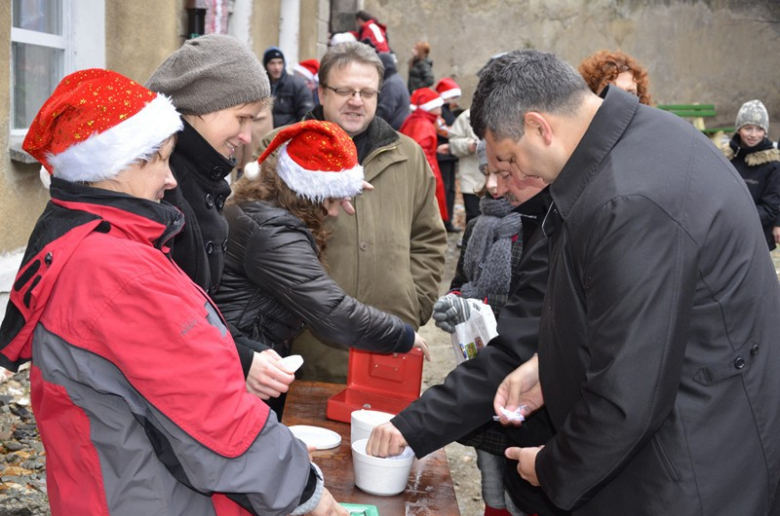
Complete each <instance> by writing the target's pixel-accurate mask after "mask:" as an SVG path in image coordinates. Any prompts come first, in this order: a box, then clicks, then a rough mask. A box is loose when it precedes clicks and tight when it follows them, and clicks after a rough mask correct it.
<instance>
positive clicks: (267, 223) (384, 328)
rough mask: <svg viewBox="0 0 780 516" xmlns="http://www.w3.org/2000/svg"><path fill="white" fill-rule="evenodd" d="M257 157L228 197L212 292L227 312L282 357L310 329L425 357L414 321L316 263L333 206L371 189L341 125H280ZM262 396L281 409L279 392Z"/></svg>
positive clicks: (341, 340) (346, 343)
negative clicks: (219, 271)
mask: <svg viewBox="0 0 780 516" xmlns="http://www.w3.org/2000/svg"><path fill="white" fill-rule="evenodd" d="M258 161H259V162H260V163H261V170H260V174H259V177H258V178H257V179H251V178H249V177H243V178H241V179H240V180H239V181H238V182H237V183H236V184H235V186H234V188H233V197H232V198H231V200H230V201H229V202H228V204H227V205H226V206H225V216H226V217H227V221H228V225H229V238H228V249H227V259H226V262H225V271H224V274H223V281H222V288H221V289H220V290H219V292H217V293H216V294H215V296H214V299H215V301H216V302H217V304H218V305H219V307H220V310H221V311H222V314H223V315H224V317H225V319H226V320H227V321H228V322H229V323H232V324H234V325H235V326H236V327H237V328H238V329H239V330H241V331H242V332H243V333H244V334H246V335H248V336H250V337H251V338H252V339H255V340H257V341H260V342H263V343H265V344H266V345H268V346H271V347H272V348H273V349H274V350H276V352H277V353H279V354H280V355H282V356H286V355H288V354H290V352H291V351H295V350H294V349H291V347H290V346H291V343H292V341H293V339H294V338H295V337H296V336H297V335H298V334H299V333H301V332H302V331H303V330H304V329H306V328H308V329H310V330H311V331H313V332H315V333H316V334H317V335H319V336H321V337H322V338H324V339H326V340H327V341H329V342H331V343H335V344H338V345H340V346H343V347H344V348H350V347H352V348H357V349H364V350H369V351H374V352H380V353H406V352H408V351H409V350H411V349H412V347H416V348H419V349H420V350H422V351H423V353H424V355H425V357H426V358H428V359H429V358H430V357H429V351H428V345H427V344H426V342H425V340H424V339H423V338H422V337H421V336H420V335H419V334H418V333H416V332H415V331H414V328H413V327H412V326H411V325H409V324H406V323H404V322H403V321H401V319H399V318H398V317H396V316H394V315H391V314H388V313H385V312H381V311H380V310H377V309H376V308H373V307H371V306H368V305H365V304H363V303H361V302H360V301H358V300H357V299H355V298H353V297H350V296H348V295H347V294H346V293H345V292H344V291H343V290H342V288H341V287H340V286H339V285H338V284H337V283H336V282H335V281H334V280H333V279H332V278H331V277H330V276H329V275H328V273H327V271H326V268H325V266H324V265H323V264H322V261H321V259H322V253H323V251H324V250H325V248H326V247H327V242H328V236H329V232H328V231H327V230H326V228H325V225H324V223H325V219H326V218H327V217H336V216H338V215H339V211H340V209H341V204H342V202H343V199H344V198H347V197H353V196H355V195H358V194H360V193H361V192H362V191H363V189H364V188H369V189H370V188H371V187H370V185H368V183H365V182H364V181H363V167H362V166H360V165H359V164H358V162H357V149H356V148H355V144H354V143H353V142H352V139H351V138H350V137H349V136H348V135H347V133H345V132H344V130H343V129H341V128H340V127H339V126H338V125H336V124H334V123H332V122H324V121H319V120H308V121H305V122H299V123H297V124H294V125H291V126H288V127H286V128H284V129H282V130H281V131H280V132H279V133H278V134H277V135H276V137H275V138H274V139H273V140H272V141H271V143H270V145H269V146H268V147H267V148H266V150H265V152H263V154H262V155H261V156H260V158H259V159H258ZM305 358H306V357H305V356H304V359H305ZM269 404H270V405H271V407H272V408H273V409H274V410H276V411H277V413H279V414H280V417H281V411H282V408H283V406H284V398H283V397H280V398H277V399H273V400H270V401H269Z"/></svg>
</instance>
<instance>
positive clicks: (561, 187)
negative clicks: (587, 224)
mask: <svg viewBox="0 0 780 516" xmlns="http://www.w3.org/2000/svg"><path fill="white" fill-rule="evenodd" d="M602 95H603V96H604V102H603V103H602V104H601V106H600V107H599V109H598V111H596V115H595V116H594V117H593V120H592V121H591V123H590V126H588V129H587V131H585V134H584V135H583V137H582V140H580V143H579V144H578V145H577V147H576V148H575V149H574V152H573V153H572V155H571V157H570V158H569V161H567V162H566V165H564V167H563V169H562V170H561V172H560V174H558V178H557V179H556V180H555V182H554V183H553V184H552V185H551V187H550V193H551V194H552V198H553V201H554V202H555V209H556V210H557V215H559V216H560V217H561V218H563V219H564V220H565V219H566V218H567V217H568V215H569V213H570V212H571V210H572V208H573V206H574V204H575V203H576V202H577V200H578V199H579V197H580V195H582V192H583V191H584V190H585V189H586V188H587V186H588V184H590V182H591V180H592V179H593V177H594V176H595V175H596V174H597V173H598V172H599V171H600V170H601V168H600V165H601V163H602V162H603V161H604V159H605V158H606V157H607V155H608V154H609V152H610V151H611V150H612V148H613V147H614V146H615V144H616V143H617V141H618V140H619V139H620V137H621V136H622V135H623V133H624V132H625V130H626V128H627V127H628V124H629V123H630V122H631V119H632V118H633V117H634V114H635V113H636V111H637V109H638V106H639V98H638V97H636V96H635V95H631V94H630V93H626V92H624V91H623V90H621V89H620V88H612V87H607V88H606V90H605V91H604V93H602Z"/></svg>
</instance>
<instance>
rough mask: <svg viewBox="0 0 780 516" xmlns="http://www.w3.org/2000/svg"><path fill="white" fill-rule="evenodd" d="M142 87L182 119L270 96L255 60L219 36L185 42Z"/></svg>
mask: <svg viewBox="0 0 780 516" xmlns="http://www.w3.org/2000/svg"><path fill="white" fill-rule="evenodd" d="M146 87H147V88H149V89H150V90H152V91H156V92H158V93H164V94H165V95H167V96H168V97H170V98H171V100H172V101H173V104H174V106H176V109H178V110H179V112H180V113H182V114H184V115H205V114H206V113H213V112H215V111H219V110H222V109H226V108H229V107H233V106H239V105H241V104H246V103H248V102H256V101H258V100H262V99H265V98H267V97H270V96H271V86H270V84H269V82H268V75H267V74H266V73H265V70H264V69H263V67H262V66H261V65H260V62H259V61H258V60H257V57H256V56H255V55H254V54H253V53H252V52H251V51H250V50H249V47H247V46H246V45H244V44H243V43H241V42H240V41H238V40H237V39H235V38H233V37H232V36H225V35H222V34H209V35H207V36H200V37H199V38H195V39H191V40H188V41H187V42H186V43H184V45H182V47H181V48H179V50H177V51H176V52H174V53H173V54H171V55H170V56H168V59H166V60H165V61H164V62H163V63H162V64H161V65H160V66H159V67H158V68H157V70H155V72H154V73H153V74H152V76H151V77H150V78H149V80H148V81H147V82H146Z"/></svg>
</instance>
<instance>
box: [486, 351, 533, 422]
mask: <svg viewBox="0 0 780 516" xmlns="http://www.w3.org/2000/svg"><path fill="white" fill-rule="evenodd" d="M522 405H525V406H526V408H525V409H523V410H522V412H521V413H522V414H523V416H526V417H527V416H528V415H529V414H531V413H532V412H535V411H537V410H539V409H540V408H541V407H542V405H544V396H543V395H542V385H541V384H540V383H539V357H538V355H534V356H533V357H531V359H530V360H528V361H527V362H525V363H524V364H523V365H521V366H520V367H518V368H517V369H515V370H514V371H512V372H511V373H509V374H508V375H507V377H506V378H504V381H503V382H501V385H499V386H498V390H497V391H496V397H495V398H494V399H493V410H495V412H496V415H497V416H500V421H501V424H504V425H507V424H512V425H517V426H519V425H521V424H522V422H514V421H510V420H509V419H508V418H507V417H506V415H504V413H503V412H502V411H501V407H504V408H506V409H507V410H508V411H510V412H513V411H515V410H516V409H517V408H518V407H520V406H522Z"/></svg>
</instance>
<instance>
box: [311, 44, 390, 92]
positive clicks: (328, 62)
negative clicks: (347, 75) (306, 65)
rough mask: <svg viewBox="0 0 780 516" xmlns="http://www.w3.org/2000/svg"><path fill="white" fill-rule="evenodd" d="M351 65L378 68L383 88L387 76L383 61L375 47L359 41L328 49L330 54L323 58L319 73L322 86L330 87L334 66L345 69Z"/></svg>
mask: <svg viewBox="0 0 780 516" xmlns="http://www.w3.org/2000/svg"><path fill="white" fill-rule="evenodd" d="M350 63H361V64H365V65H370V66H374V67H376V71H377V73H378V74H379V85H378V88H381V87H382V78H383V77H384V75H385V66H384V65H383V64H382V60H381V59H379V56H378V55H377V54H376V50H374V49H373V47H371V46H369V45H366V44H365V43H360V42H357V41H352V42H347V43H339V44H338V45H334V46H332V47H330V49H328V52H327V53H326V54H325V55H324V56H322V60H321V61H320V69H319V72H318V73H317V76H318V77H319V79H320V84H321V85H322V86H328V74H329V73H330V70H331V69H332V68H333V67H334V66H335V67H337V68H343V67H345V66H347V65H348V64H350Z"/></svg>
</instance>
